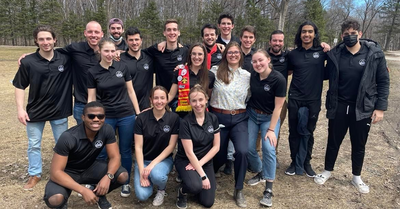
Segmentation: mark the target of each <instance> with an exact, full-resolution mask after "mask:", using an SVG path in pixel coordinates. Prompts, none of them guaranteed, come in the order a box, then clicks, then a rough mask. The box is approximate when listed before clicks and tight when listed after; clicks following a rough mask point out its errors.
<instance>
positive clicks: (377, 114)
mask: <svg viewBox="0 0 400 209" xmlns="http://www.w3.org/2000/svg"><path fill="white" fill-rule="evenodd" d="M371 119H372V123H373V124H375V123H377V122H379V121H381V120H382V119H383V110H374V112H373V113H372V117H371Z"/></svg>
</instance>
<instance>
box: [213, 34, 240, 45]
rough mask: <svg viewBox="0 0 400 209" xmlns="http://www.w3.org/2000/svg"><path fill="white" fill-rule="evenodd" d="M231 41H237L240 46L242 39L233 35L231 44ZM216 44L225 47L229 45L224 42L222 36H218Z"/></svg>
mask: <svg viewBox="0 0 400 209" xmlns="http://www.w3.org/2000/svg"><path fill="white" fill-rule="evenodd" d="M231 41H236V42H237V43H238V44H240V43H241V42H240V38H239V37H237V36H234V35H231V40H230V41H229V42H231ZM216 43H218V44H223V45H224V46H226V45H227V43H225V41H223V40H222V38H221V35H219V36H218V38H217V41H216Z"/></svg>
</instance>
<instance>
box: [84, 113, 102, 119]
mask: <svg viewBox="0 0 400 209" xmlns="http://www.w3.org/2000/svg"><path fill="white" fill-rule="evenodd" d="M87 117H88V118H89V119H90V120H93V119H94V118H95V117H97V118H98V119H99V120H102V119H104V118H105V117H106V116H105V115H104V114H97V115H95V114H87Z"/></svg>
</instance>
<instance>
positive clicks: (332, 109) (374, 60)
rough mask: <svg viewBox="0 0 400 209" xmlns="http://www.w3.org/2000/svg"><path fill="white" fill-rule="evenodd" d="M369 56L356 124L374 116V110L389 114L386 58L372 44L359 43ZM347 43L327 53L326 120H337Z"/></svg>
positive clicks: (358, 102)
mask: <svg viewBox="0 0 400 209" xmlns="http://www.w3.org/2000/svg"><path fill="white" fill-rule="evenodd" d="M360 43H361V44H362V45H365V46H366V47H367V48H368V50H369V52H368V55H367V59H366V66H365V70H364V73H363V76H362V78H361V82H360V86H359V87H358V94H357V100H356V108H355V113H356V120H357V121H359V120H362V119H365V118H368V117H371V116H372V113H373V111H374V110H383V111H385V110H387V106H388V96H389V84H390V80H389V72H388V69H387V66H386V59H385V54H384V53H383V51H382V49H381V48H380V46H379V45H378V43H376V42H374V41H372V40H366V39H364V40H360ZM344 47H345V44H344V43H340V44H339V45H338V46H336V47H335V48H334V49H332V50H331V51H329V52H328V62H327V70H328V76H329V90H328V92H327V95H326V103H325V106H326V109H327V112H326V117H327V118H328V119H334V118H335V115H336V109H337V103H338V84H339V59H340V55H341V51H342V49H343V48H344Z"/></svg>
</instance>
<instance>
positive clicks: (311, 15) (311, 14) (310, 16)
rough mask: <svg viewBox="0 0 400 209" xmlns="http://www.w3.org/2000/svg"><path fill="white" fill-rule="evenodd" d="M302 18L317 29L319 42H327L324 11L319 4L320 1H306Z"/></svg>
mask: <svg viewBox="0 0 400 209" xmlns="http://www.w3.org/2000/svg"><path fill="white" fill-rule="evenodd" d="M304 4H305V13H304V17H305V19H306V20H310V21H312V22H313V23H315V25H317V27H318V31H319V35H320V41H324V40H327V37H325V36H326V35H325V19H324V12H325V11H324V9H323V7H322V4H321V0H306V1H305V2H304Z"/></svg>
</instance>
